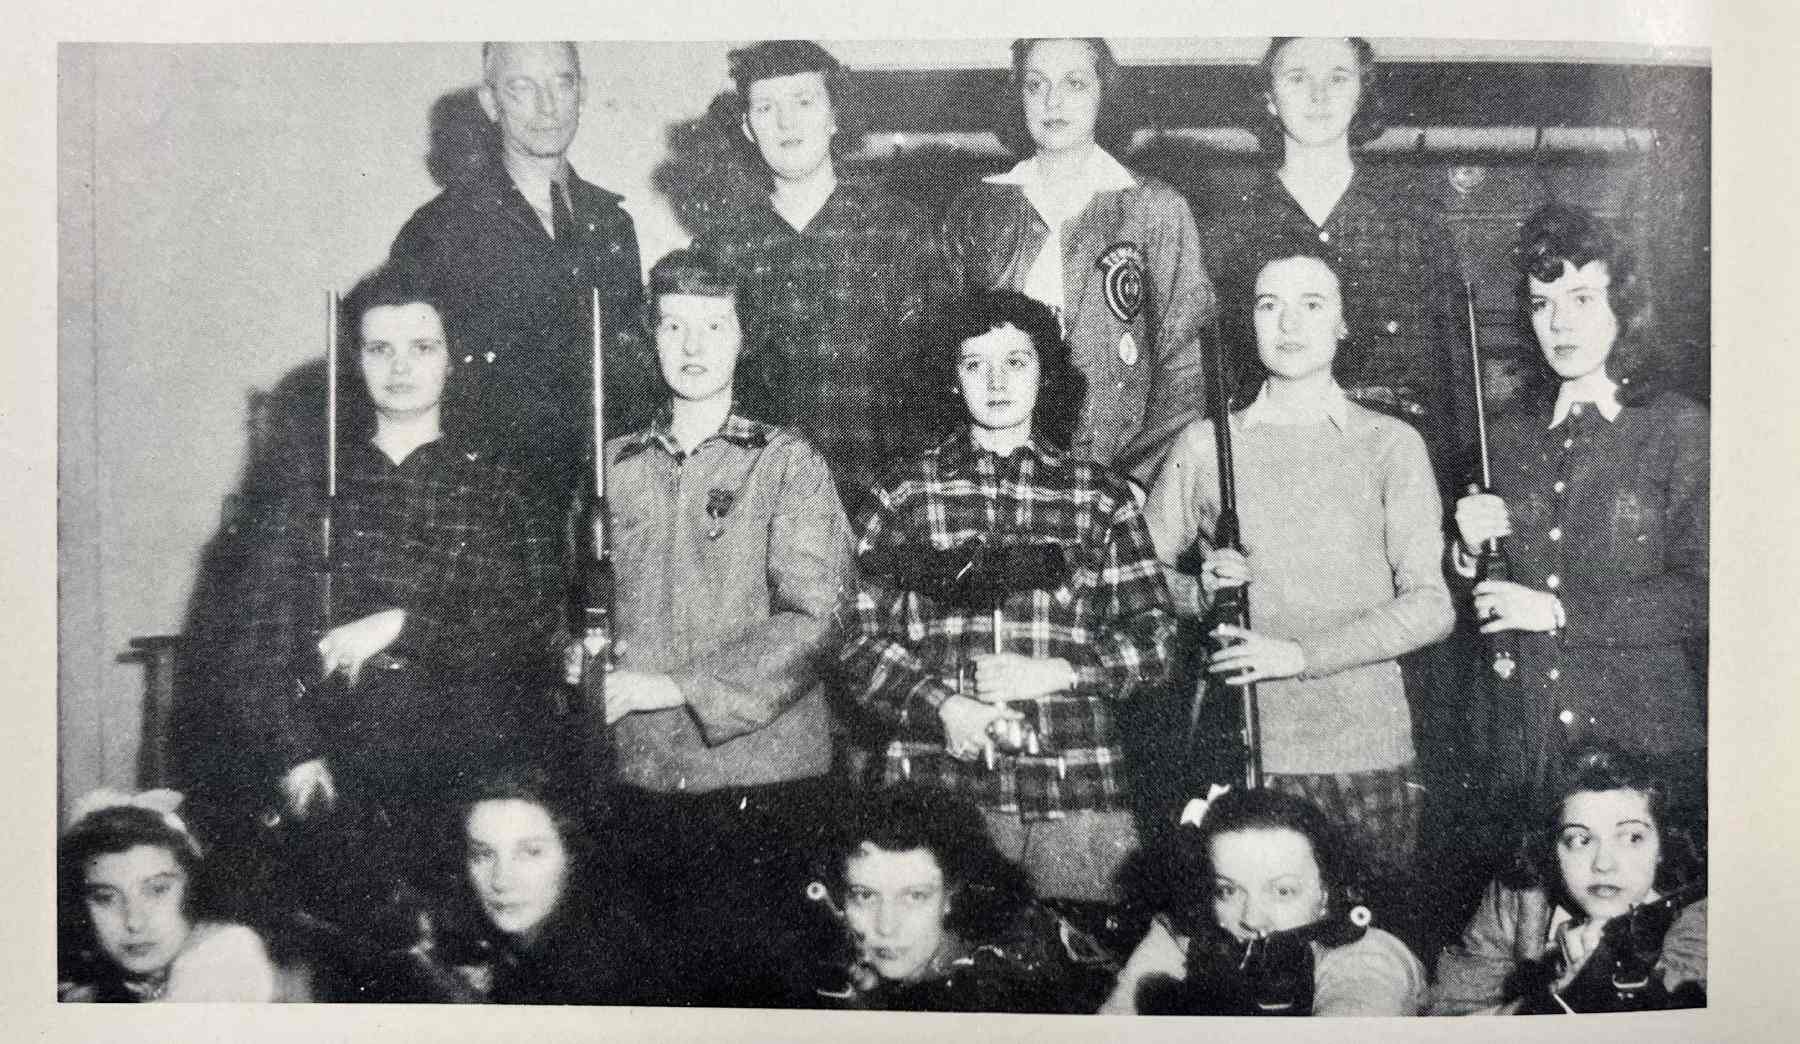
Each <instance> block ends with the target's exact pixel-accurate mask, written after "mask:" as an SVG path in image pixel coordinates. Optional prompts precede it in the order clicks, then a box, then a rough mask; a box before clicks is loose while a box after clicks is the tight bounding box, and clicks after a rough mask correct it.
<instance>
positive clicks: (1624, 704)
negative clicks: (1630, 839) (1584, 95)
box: [1455, 203, 1709, 800]
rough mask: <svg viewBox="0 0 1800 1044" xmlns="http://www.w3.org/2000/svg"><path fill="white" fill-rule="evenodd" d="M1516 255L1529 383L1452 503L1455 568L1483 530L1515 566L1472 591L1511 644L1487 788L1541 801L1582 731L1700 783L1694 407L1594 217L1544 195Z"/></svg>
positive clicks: (1465, 562)
mask: <svg viewBox="0 0 1800 1044" xmlns="http://www.w3.org/2000/svg"><path fill="white" fill-rule="evenodd" d="M1514 261H1515V264H1516V266H1517V268H1518V270H1519V275H1520V281H1521V284H1522V287H1523V290H1524V291H1525V297H1526V302H1527V308H1528V312H1529V320H1530V325H1531V328H1532V330H1533V332H1534V333H1535V335H1536V337H1537V342H1538V346H1539V348H1540V349H1541V352H1542V355H1543V359H1544V362H1545V364H1546V368H1545V371H1544V373H1543V380H1542V382H1541V386H1540V389H1539V390H1540V392H1541V394H1539V395H1538V396H1537V397H1536V403H1535V405H1534V406H1530V407H1527V408H1524V409H1521V410H1519V411H1517V412H1514V413H1512V414H1508V415H1505V416H1502V417H1500V418H1498V419H1496V421H1495V422H1494V424H1493V425H1492V429H1491V439H1490V451H1491V453H1490V456H1491V459H1492V462H1493V484H1494V489H1493V491H1492V493H1488V494H1473V495H1470V496H1467V497H1464V498H1463V499H1462V500H1460V501H1458V503H1457V506H1456V523H1457V529H1458V532H1459V534H1460V536H1461V542H1460V546H1459V547H1458V548H1457V549H1456V555H1455V560H1456V561H1455V564H1456V566H1457V569H1458V572H1460V573H1462V575H1463V576H1465V577H1473V575H1474V569H1473V564H1472V561H1471V555H1472V554H1473V552H1474V549H1478V548H1480V547H1481V546H1482V544H1483V542H1485V541H1487V540H1489V539H1491V538H1495V537H1506V538H1507V539H1506V551H1507V554H1508V556H1509V558H1510V563H1511V567H1512V570H1511V572H1512V579H1511V580H1485V581H1482V582H1481V583H1478V584H1476V585H1475V586H1474V591H1473V595H1474V609H1475V614H1476V616H1477V618H1478V619H1479V621H1480V623H1481V629H1482V631H1483V632H1485V633H1489V634H1495V633H1499V632H1515V633H1516V634H1517V640H1518V645H1519V653H1518V661H1517V662H1518V668H1517V671H1516V673H1515V675H1514V677H1513V678H1512V679H1511V680H1510V681H1508V682H1506V683H1505V684H1503V685H1499V686H1497V687H1496V689H1495V691H1494V694H1493V696H1494V703H1493V704H1492V706H1491V708H1489V709H1490V710H1491V712H1492V719H1493V721H1494V735H1493V736H1492V738H1491V739H1492V744H1493V745H1492V748H1491V753H1492V755H1493V757H1494V765H1493V770H1494V774H1495V776H1496V782H1497V786H1498V794H1499V796H1501V797H1502V798H1505V799H1512V798H1516V797H1518V796H1520V795H1519V792H1520V791H1524V792H1525V796H1526V797H1528V798H1531V799H1538V800H1541V799H1542V797H1543V796H1544V793H1543V791H1544V786H1545V777H1546V775H1547V769H1548V766H1550V765H1553V764H1554V763H1555V760H1556V758H1557V757H1558V755H1559V752H1560V751H1561V749H1562V748H1563V747H1564V746H1566V745H1567V744H1569V743H1571V742H1573V741H1575V740H1577V739H1580V738H1584V737H1589V736H1592V737H1598V738H1601V739H1609V740H1614V741H1623V742H1631V743H1634V744H1636V745H1638V746H1641V747H1643V748H1644V749H1646V750H1648V751H1650V752H1651V753H1654V754H1678V755H1681V759H1680V760H1682V761H1684V762H1685V763H1686V764H1687V765H1688V766H1690V771H1692V772H1693V773H1694V774H1695V777H1696V778H1703V774H1704V771H1705V757H1706V710H1705V701H1704V698H1703V695H1702V693H1703V691H1704V690H1703V684H1704V683H1703V681H1702V678H1703V674H1702V672H1701V671H1699V670H1698V669H1697V668H1696V664H1695V662H1694V656H1693V654H1692V650H1698V649H1700V648H1703V647H1704V643H1705V638H1706V631H1707V614H1706V597H1707V577H1708V570H1707V534H1708V513H1707V491H1708V468H1709V464H1708V443H1707V426H1708V414H1707V411H1706V409H1705V407H1702V406H1700V405H1698V404H1697V403H1695V402H1694V401H1692V400H1691V399H1689V398H1687V397H1685V396H1683V395H1681V394H1678V393H1676V392H1674V391H1670V390H1667V387H1666V385H1667V383H1668V380H1667V379H1668V378H1669V376H1670V375H1671V372H1672V370H1673V367H1672V366H1670V365H1669V361H1668V360H1665V359H1662V358H1659V357H1658V353H1657V352H1656V350H1655V349H1656V347H1657V346H1656V344H1655V342H1654V341H1653V340H1651V339H1650V338H1649V337H1648V336H1646V330H1645V322H1644V320H1645V319H1646V318H1647V315H1646V305H1647V300H1646V298H1647V293H1646V287H1645V286H1644V285H1643V284H1642V282H1641V281H1640V280H1639V278H1638V275H1637V269H1636V265H1635V262H1634V259H1633V257H1632V254H1631V251H1630V250H1629V249H1627V248H1626V246H1625V244H1624V243H1623V242H1622V241H1621V240H1620V239H1619V238H1617V237H1616V236H1615V235H1614V233H1613V232H1612V230H1611V229H1609V228H1608V227H1606V225H1605V224H1604V223H1603V222H1601V221H1599V220H1598V219H1596V218H1595V217H1594V216H1593V215H1592V214H1589V213H1588V212H1586V211H1584V210H1580V209H1578V208H1575V207H1570V206H1566V205H1563V204H1555V203H1553V204H1551V205H1549V206H1546V207H1544V208H1543V209H1541V210H1539V211H1538V212H1537V213H1536V214H1533V215H1532V216H1531V218H1530V219H1529V220H1528V221H1527V222H1526V223H1525V226H1524V228H1523V229H1522V230H1521V231H1520V237H1519V243H1518V246H1517V247H1516V248H1515V250H1514ZM1527 397H1528V398H1529V396H1527Z"/></svg>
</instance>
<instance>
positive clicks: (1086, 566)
mask: <svg viewBox="0 0 1800 1044" xmlns="http://www.w3.org/2000/svg"><path fill="white" fill-rule="evenodd" d="M935 352H936V354H935V355H934V356H933V357H932V359H931V360H930V363H929V365H928V366H927V367H926V372H927V375H928V376H927V377H926V378H925V379H924V380H923V381H922V382H921V383H922V386H923V387H925V388H926V389H927V392H928V393H929V394H933V395H936V396H938V397H939V398H941V399H943V400H945V401H946V403H947V405H945V406H944V407H943V412H942V414H941V416H940V418H939V421H940V425H941V426H940V431H941V432H942V433H943V435H944V437H943V439H942V441H941V442H939V443H938V444H937V445H936V446H934V447H933V448H931V449H929V450H926V451H925V452H924V453H923V454H921V455H919V456H918V457H915V458H913V459H912V460H909V461H903V462H901V463H900V464H898V465H896V466H895V467H894V468H892V469H891V470H890V471H889V472H888V474H887V475H886V477H885V478H884V479H883V480H882V481H881V482H880V483H879V484H878V485H877V486H876V487H875V490H874V493H873V496H872V497H871V500H870V507H869V510H868V511H866V512H865V513H864V515H863V517H862V519H861V534H862V535H861V539H860V540H859V542H858V545H857V554H858V555H859V569H858V573H859V575H858V578H857V579H858V588H857V593H856V598H855V602H854V604H853V612H854V617H853V619H854V625H853V626H854V628H855V630H854V632H853V633H852V635H851V636H850V639H849V641H848V642H847V643H846V645H845V646H844V649H843V652H842V654H841V660H842V663H843V665H844V667H845V675H846V677H847V678H850V679H854V684H855V685H856V686H857V687H858V688H859V689H860V690H861V691H860V692H859V693H858V697H859V699H860V701H861V702H862V703H863V704H864V705H865V706H866V707H868V708H869V709H870V710H871V711H872V712H873V714H874V716H875V717H876V718H877V719H878V720H879V723H880V727H881V730H882V736H883V739H884V740H885V742H886V763H885V765H884V767H883V775H884V776H885V778H886V780H887V781H888V782H890V783H894V782H900V781H903V780H916V781H919V782H926V781H929V782H932V783H935V784H937V785H939V786H943V787H945V788H948V789H950V790H953V791H955V792H957V793H960V794H962V795H964V796H966V797H968V798H970V799H971V800H973V801H974V802H975V804H976V805H978V806H979V807H980V808H981V810H982V813H983V815H984V817H985V819H986V821H987V826H988V831H989V834H990V836H991V837H992V838H993V839H994V841H995V843H996V844H998V845H999V846H1000V850H1001V851H1002V852H1003V853H1004V854H1006V855H1007V857H1008V858H1011V859H1015V860H1017V861H1019V862H1021V863H1022V864H1024V865H1025V868H1026V870H1027V871H1028V872H1029V873H1030V874H1031V876H1032V880H1033V883H1034V884H1035V886H1036V888H1037V890H1038V892H1039V893H1040V894H1042V895H1047V896H1053V897H1056V898H1061V899H1075V900H1087V901H1097V902H1105V901H1109V900H1112V899H1113V898H1115V895H1116V893H1115V891H1114V881H1113V877H1114V875H1115V873H1116V871H1117V870H1118V868H1119V866H1120V865H1121V864H1122V863H1123V862H1124V860H1125V858H1126V856H1127V855H1128V854H1129V853H1130V852H1131V851H1132V850H1133V849H1135V848H1136V847H1137V835H1136V830H1135V828H1134V826H1133V823H1132V819H1131V813H1130V811H1128V809H1129V805H1128V804H1127V800H1128V796H1127V788H1126V780H1125V778H1124V775H1123V773H1122V772H1121V771H1120V767H1119V766H1120V763H1121V761H1122V759H1123V753H1122V749H1121V739H1120V730H1119V725H1118V715H1119V713H1120V708H1119V704H1121V703H1122V702H1123V701H1126V700H1129V699H1134V698H1143V697H1145V696H1147V695H1148V694H1152V693H1155V692H1157V691H1158V686H1160V684H1161V682H1162V679H1163V677H1164V675H1165V673H1166V665H1167V662H1168V646H1169V640H1170V638H1171V635H1172V632H1173V624H1172V620H1171V617H1170V613H1169V595H1168V590H1167V588H1166V587H1165V585H1164V582H1163V578H1162V574H1161V571H1160V569H1159V568H1158V566H1157V564H1156V556H1155V551H1154V549H1153V548H1152V546H1151V544H1150V534H1149V532H1148V531H1147V530H1146V529H1145V527H1144V517H1143V514H1142V513H1141V511H1140V510H1139V508H1138V504H1137V500H1136V498H1135V497H1134V496H1133V495H1132V493H1131V490H1130V488H1129V487H1128V485H1127V484H1126V482H1125V480H1124V479H1123V478H1121V477H1120V476H1118V475H1116V474H1114V473H1113V472H1112V471H1111V470H1109V469H1107V468H1104V467H1101V466H1100V465H1098V464H1095V463H1093V462H1092V461H1089V460H1084V459H1082V458H1080V457H1079V456H1078V455H1076V454H1074V453H1071V452H1067V451H1066V450H1065V448H1064V446H1063V445H1062V444H1061V442H1062V440H1065V439H1067V438H1068V437H1069V435H1070V433H1071V432H1072V431H1073V430H1074V429H1075V427H1076V425H1075V422H1074V418H1075V417H1076V416H1077V412H1078V410H1079V409H1080V402H1081V389H1082V382H1083V377H1082V374H1081V371H1080V370H1079V368H1078V367H1077V366H1075V365H1071V363H1070V358H1069V355H1070V352H1069V348H1068V346H1067V345H1066V344H1065V343H1064V342H1063V339H1062V338H1061V337H1060V336H1059V334H1058V331H1057V328H1056V319H1055V317H1054V316H1052V315H1051V314H1050V311H1049V309H1048V308H1046V307H1045V306H1044V305H1043V304H1042V303H1040V302H1038V301H1035V300H1033V299H1032V298H1030V297H1027V296H1026V295H1024V294H1021V293H1019V292H1017V291H1013V290H996V291H991V292H988V293H979V294H975V295H972V296H971V297H969V298H968V299H966V300H965V301H963V302H962V303H961V305H960V306H959V308H958V309H957V310H956V312H955V313H954V314H953V316H952V318H951V319H950V321H949V322H948V324H947V329H946V330H945V336H944V338H943V342H942V344H941V345H940V346H938V347H937V348H936V349H935ZM952 418H954V425H953V426H951V421H952Z"/></svg>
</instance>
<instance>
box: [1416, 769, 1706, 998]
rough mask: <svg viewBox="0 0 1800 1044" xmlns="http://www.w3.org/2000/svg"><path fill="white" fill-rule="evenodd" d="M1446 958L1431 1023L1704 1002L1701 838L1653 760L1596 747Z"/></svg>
mask: <svg viewBox="0 0 1800 1044" xmlns="http://www.w3.org/2000/svg"><path fill="white" fill-rule="evenodd" d="M1564 778H1565V779H1566V780H1567V782H1566V783H1565V784H1564V786H1563V787H1562V788H1561V793H1560V795H1559V796H1558V797H1557V798H1556V799H1555V801H1554V803H1553V805H1552V806H1551V808H1550V809H1549V810H1548V814H1547V815H1546V816H1545V817H1544V820H1543V823H1542V826H1541V827H1539V828H1538V829H1537V830H1535V831H1533V832H1532V833H1531V834H1529V835H1528V836H1527V839H1526V842H1525V844H1524V845H1522V846H1521V848H1520V852H1519V860H1518V866H1517V867H1516V868H1514V870H1513V871H1512V872H1511V873H1509V874H1508V875H1505V876H1503V877H1502V878H1501V879H1500V880H1496V881H1495V882H1493V883H1492V884H1491V885H1489V886H1488V890H1487V893H1486V894H1485V895H1484V896H1483V897H1482V900H1481V905H1480V906H1478V907H1477V908H1476V910H1475V916H1474V918H1473V919H1472V920H1471V921H1470V922H1469V926H1468V928H1466V929H1465V930H1464V931H1463V937H1462V940H1461V941H1460V942H1459V943H1457V944H1456V945H1454V946H1451V947H1448V948H1446V949H1445V950H1444V952H1443V954H1442V955H1441V956H1440V957H1439V958H1438V966H1437V977H1438V982H1437V987H1436V989H1435V990H1434V992H1433V996H1432V1004H1431V1013H1432V1014H1434V1015H1475V1014H1479V1015H1513V1014H1563V1013H1566V1014H1575V1013H1580V1012H1599V1011H1643V1010H1654V1009H1660V1008H1682V1007H1698V1006H1703V1005H1704V1004H1705V1003H1706V892H1705V887H1706V883H1705V864H1704V861H1703V858H1702V856H1701V854H1700V851H1699V849H1698V847H1697V845H1696V844H1695V838H1696V837H1703V836H1704V832H1703V831H1697V830H1695V829H1693V828H1692V826H1691V825H1690V824H1688V823H1686V822H1685V821H1684V819H1685V816H1684V815H1683V810H1685V809H1687V808H1698V807H1700V806H1699V805H1697V804H1696V805H1687V804H1684V799H1685V798H1686V797H1688V796H1687V795H1680V794H1677V793H1676V792H1675V788H1673V787H1671V786H1670V784H1669V782H1668V780H1667V778H1666V777H1665V776H1664V775H1663V774H1662V773H1661V772H1659V771H1658V770H1657V768H1656V767H1655V766H1654V765H1653V764H1652V763H1651V762H1650V760H1649V759H1648V758H1646V757H1645V756H1643V755H1641V754H1637V753H1632V752H1626V751H1623V750H1620V749H1619V748H1616V747H1613V746H1609V745H1600V744H1590V745H1584V746H1581V747H1577V748H1576V749H1575V750H1574V751H1573V752H1571V754H1570V755H1569V758H1568V762H1567V764H1566V766H1565V773H1564Z"/></svg>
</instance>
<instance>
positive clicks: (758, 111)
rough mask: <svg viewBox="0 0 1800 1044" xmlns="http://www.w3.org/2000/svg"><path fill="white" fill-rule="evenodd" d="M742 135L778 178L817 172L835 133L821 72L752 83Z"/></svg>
mask: <svg viewBox="0 0 1800 1044" xmlns="http://www.w3.org/2000/svg"><path fill="white" fill-rule="evenodd" d="M744 133H745V134H746V135H748V136H749V138H750V140H751V141H753V142H755V143H756V148H757V150H758V151H760V152H761V153H762V158H763V162H764V163H767V164H768V165H769V170H770V171H771V172H772V173H773V174H774V175H775V176H776V177H777V178H780V179H782V180H783V181H804V180H806V179H807V178H810V177H812V176H813V175H814V174H817V173H818V172H819V171H820V170H821V169H822V168H824V167H825V166H827V165H829V164H830V163H831V136H832V135H833V134H836V133H837V116H836V114H835V113H833V112H832V110H831V94H830V92H828V91H827V90H826V89H825V75H824V74H823V73H816V72H802V73H794V74H793V75H791V76H771V77H769V78H767V79H764V80H757V81H756V82H755V83H752V84H751V85H750V108H749V111H747V112H745V113H744Z"/></svg>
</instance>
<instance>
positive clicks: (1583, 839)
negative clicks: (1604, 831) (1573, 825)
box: [1562, 830, 1594, 849]
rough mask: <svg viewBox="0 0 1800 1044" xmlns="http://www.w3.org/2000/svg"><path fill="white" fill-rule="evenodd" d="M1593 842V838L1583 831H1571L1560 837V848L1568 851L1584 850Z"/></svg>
mask: <svg viewBox="0 0 1800 1044" xmlns="http://www.w3.org/2000/svg"><path fill="white" fill-rule="evenodd" d="M1593 841H1594V836H1593V835H1592V834H1590V833H1588V832H1587V831H1585V830H1571V831H1570V832H1568V833H1566V834H1564V835H1563V836H1562V846H1563V847H1564V848H1569V849H1576V848H1586V847H1587V846H1588V845H1590V844H1592V843H1593Z"/></svg>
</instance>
